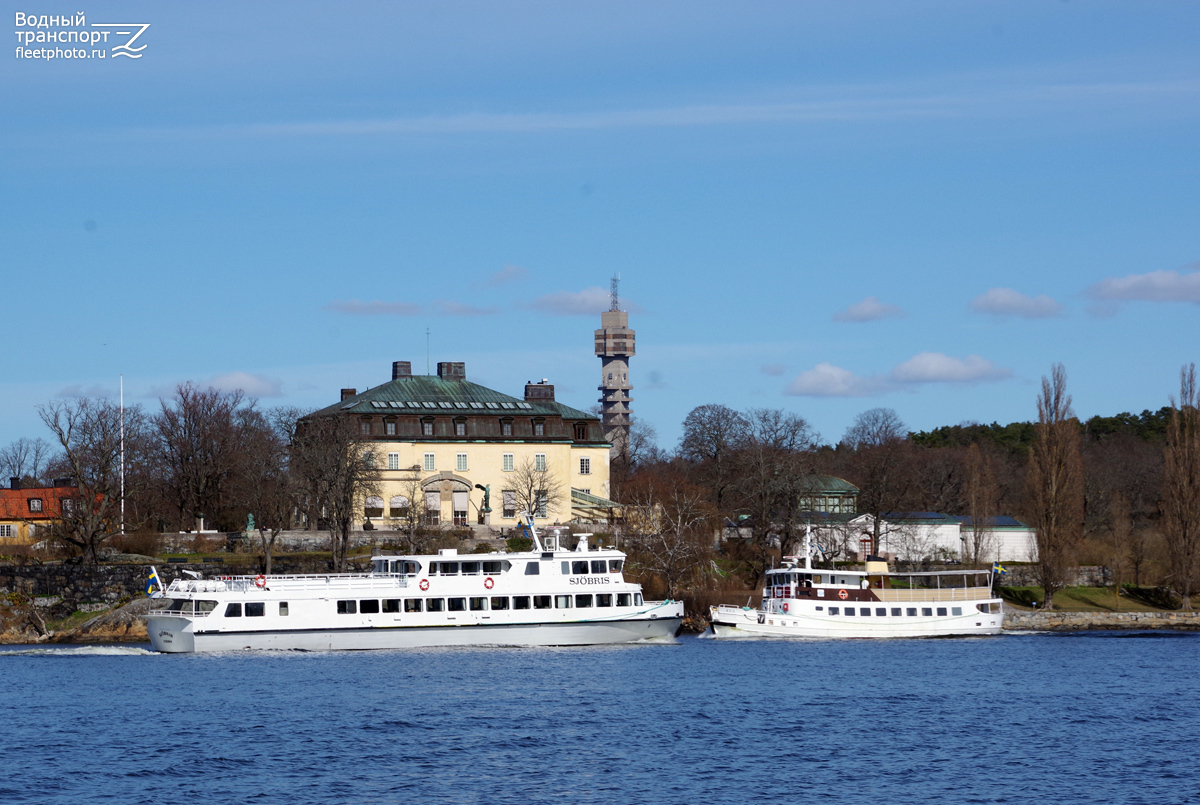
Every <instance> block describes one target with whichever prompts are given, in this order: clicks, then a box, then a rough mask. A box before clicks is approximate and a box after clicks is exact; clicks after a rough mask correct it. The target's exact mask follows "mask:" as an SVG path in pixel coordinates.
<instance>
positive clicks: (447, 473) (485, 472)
mask: <svg viewBox="0 0 1200 805" xmlns="http://www.w3.org/2000/svg"><path fill="white" fill-rule="evenodd" d="M331 414H336V415H341V416H350V417H354V418H356V419H357V420H358V422H359V428H360V433H361V435H362V438H363V439H364V440H367V441H369V442H371V443H372V444H373V446H374V455H375V467H376V468H377V470H378V472H379V478H378V486H379V489H378V493H377V494H375V495H372V496H370V497H368V498H367V499H366V500H365V501H364V502H363V503H364V505H363V508H362V511H361V518H359V519H357V520H356V522H355V525H354V528H356V529H358V528H362V525H363V523H364V522H366V521H368V520H369V521H370V522H371V525H372V527H374V528H378V529H385V530H391V529H399V528H401V527H402V524H403V521H404V517H405V516H406V514H407V510H408V509H409V507H410V506H412V505H413V500H414V499H415V500H416V505H417V506H418V507H420V508H422V509H423V510H424V512H425V517H426V522H427V523H428V524H429V525H458V526H466V525H487V526H490V527H491V528H493V529H500V528H509V527H513V526H516V525H517V524H518V519H517V516H518V514H519V509H520V508H521V506H520V503H521V502H522V498H523V497H528V494H526V495H522V494H521V493H520V492H518V490H519V489H521V488H522V486H524V487H525V488H526V489H529V488H530V479H531V478H532V479H536V481H538V482H540V483H538V482H535V483H534V485H533V492H534V497H535V500H534V503H535V504H537V503H538V502H539V501H538V500H537V499H536V498H537V497H538V495H537V491H538V490H537V487H538V486H545V487H548V488H550V489H553V488H555V487H557V488H558V490H559V494H558V495H557V496H556V497H555V499H553V500H550V499H546V498H548V497H553V496H552V495H547V496H545V497H543V498H542V499H541V501H540V505H538V506H535V508H540V509H541V511H535V515H536V516H538V518H539V519H541V520H544V521H545V522H548V523H555V522H558V523H568V522H604V521H606V520H607V519H608V517H609V514H610V512H611V510H612V508H613V507H614V506H615V504H613V503H612V502H611V501H609V500H608V499H607V496H608V494H609V489H608V481H609V474H608V473H609V468H608V458H609V448H610V447H611V444H610V443H609V442H608V441H607V440H606V439H605V436H604V431H603V427H602V425H601V422H600V419H599V418H598V417H595V416H593V415H591V414H588V413H586V412H584V411H580V410H578V409H575V408H571V407H570V406H567V405H563V404H562V403H560V402H557V401H556V400H555V399H554V386H553V385H551V384H549V383H547V382H546V381H545V380H543V381H541V382H540V383H527V384H526V386H525V396H524V398H518V397H511V396H509V395H507V394H502V393H501V392H498V391H493V390H492V389H489V388H485V387H483V386H480V385H478V384H476V383H472V382H470V381H468V380H467V378H466V367H465V365H464V364H462V363H453V362H447V363H439V364H438V369H437V375H436V376H432V375H413V374H412V369H411V364H410V363H409V362H407V361H397V362H395V363H393V364H392V379H391V381H390V382H387V383H384V384H382V385H380V386H376V387H375V388H371V389H368V390H366V391H364V392H362V393H359V392H358V391H357V390H356V389H342V399H341V401H340V402H338V403H336V404H334V405H331V406H329V407H327V408H325V409H323V410H321V411H318V412H316V413H315V414H314V416H320V415H331ZM522 481H524V483H523V484H522ZM485 495H486V497H487V501H486V502H487V504H488V505H487V506H486V507H485ZM487 509H490V511H487Z"/></svg>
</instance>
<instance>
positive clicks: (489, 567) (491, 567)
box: [483, 562, 504, 576]
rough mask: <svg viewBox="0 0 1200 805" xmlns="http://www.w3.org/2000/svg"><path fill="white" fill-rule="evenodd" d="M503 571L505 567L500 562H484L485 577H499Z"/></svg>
mask: <svg viewBox="0 0 1200 805" xmlns="http://www.w3.org/2000/svg"><path fill="white" fill-rule="evenodd" d="M503 569H504V567H503V565H502V564H501V563H500V562H484V563H483V575H485V576H499V575H500V571H501V570H503Z"/></svg>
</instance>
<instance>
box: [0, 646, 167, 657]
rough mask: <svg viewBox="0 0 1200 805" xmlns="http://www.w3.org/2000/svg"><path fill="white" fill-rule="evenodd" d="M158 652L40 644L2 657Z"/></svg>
mask: <svg viewBox="0 0 1200 805" xmlns="http://www.w3.org/2000/svg"><path fill="white" fill-rule="evenodd" d="M157 654H158V652H157V651H151V650H150V649H145V648H136V647H134V646H70V647H66V646H64V647H61V648H59V647H54V648H51V647H49V646H39V647H37V648H25V649H15V650H8V649H5V650H3V651H0V657H104V656H116V657H145V656H150V655H157Z"/></svg>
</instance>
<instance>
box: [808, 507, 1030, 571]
mask: <svg viewBox="0 0 1200 805" xmlns="http://www.w3.org/2000/svg"><path fill="white" fill-rule="evenodd" d="M812 529H813V539H814V541H816V543H817V544H818V545H819V546H821V548H822V549H823V550H825V551H826V552H830V553H836V554H837V555H838V556H840V557H843V558H844V557H847V556H851V555H854V556H857V555H859V554H860V553H861V552H862V545H863V541H864V540H869V539H870V538H871V536H872V535H873V534H874V530H875V518H874V516H873V515H870V514H841V515H839V514H821V513H815V512H814V516H813V522H812ZM981 538H982V539H983V545H982V550H981V551H980V554H981V558H982V560H983V561H985V562H1030V561H1034V560H1036V558H1037V542H1036V540H1035V539H1034V531H1033V529H1032V528H1031V527H1030V526H1028V525H1026V524H1025V523H1022V522H1021V521H1020V520H1018V519H1016V518H1015V517H1008V516H1001V517H991V518H988V523H987V526H986V527H985V529H984V532H983V534H982V537H981ZM973 539H974V524H973V521H972V518H970V517H962V516H952V515H948V514H940V513H938V512H892V513H889V514H887V515H885V516H884V517H883V518H882V522H881V523H880V529H879V543H880V544H879V550H880V553H883V554H889V555H891V556H894V557H895V558H897V559H899V560H901V561H904V562H922V561H925V560H930V561H933V562H944V561H947V560H957V561H963V560H965V559H968V558H970V556H971V555H972V553H973V550H972V547H973Z"/></svg>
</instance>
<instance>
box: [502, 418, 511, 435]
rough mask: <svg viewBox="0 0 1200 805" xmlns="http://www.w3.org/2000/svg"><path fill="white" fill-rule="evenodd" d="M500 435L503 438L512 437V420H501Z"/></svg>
mask: <svg viewBox="0 0 1200 805" xmlns="http://www.w3.org/2000/svg"><path fill="white" fill-rule="evenodd" d="M500 435H501V436H512V420H511V419H501V420H500Z"/></svg>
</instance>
